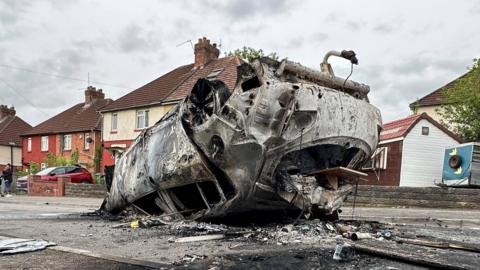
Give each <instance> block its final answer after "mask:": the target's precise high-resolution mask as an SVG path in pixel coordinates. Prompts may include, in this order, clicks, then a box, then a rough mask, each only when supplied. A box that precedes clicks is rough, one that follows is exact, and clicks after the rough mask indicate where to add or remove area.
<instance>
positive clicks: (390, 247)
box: [352, 240, 480, 269]
mask: <svg viewBox="0 0 480 270" xmlns="http://www.w3.org/2000/svg"><path fill="white" fill-rule="evenodd" d="M352 246H353V248H354V249H355V250H356V251H358V252H363V253H368V254H373V255H376V256H381V257H386V258H391V259H397V260H401V261H406V262H410V263H414V264H418V265H425V266H428V267H434V268H439V269H478V264H479V263H480V259H479V258H478V257H477V255H478V253H473V252H465V251H460V250H439V249H434V248H430V247H423V246H418V245H411V244H398V243H395V242H392V241H378V240H363V241H359V242H355V243H352Z"/></svg>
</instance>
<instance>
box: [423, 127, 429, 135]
mask: <svg viewBox="0 0 480 270" xmlns="http://www.w3.org/2000/svg"><path fill="white" fill-rule="evenodd" d="M422 135H423V136H428V135H430V127H426V126H422Z"/></svg>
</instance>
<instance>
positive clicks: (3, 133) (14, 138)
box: [0, 115, 32, 145]
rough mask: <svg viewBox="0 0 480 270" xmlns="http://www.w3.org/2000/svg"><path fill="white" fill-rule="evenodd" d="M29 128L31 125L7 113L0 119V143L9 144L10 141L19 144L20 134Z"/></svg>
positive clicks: (20, 141) (20, 140) (20, 142)
mask: <svg viewBox="0 0 480 270" xmlns="http://www.w3.org/2000/svg"><path fill="white" fill-rule="evenodd" d="M31 128H32V126H30V125H29V124H28V123H27V122H25V121H23V120H22V119H21V118H20V117H18V116H15V115H9V116H6V117H4V118H3V119H0V145H10V143H11V142H14V143H15V144H16V145H21V144H22V139H21V138H20V134H22V133H24V132H26V131H28V130H29V129H31Z"/></svg>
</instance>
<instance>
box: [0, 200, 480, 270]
mask: <svg viewBox="0 0 480 270" xmlns="http://www.w3.org/2000/svg"><path fill="white" fill-rule="evenodd" d="M101 202H102V199H99V198H71V197H30V196H14V197H11V198H5V197H3V198H0V236H7V237H19V238H37V239H38V238H40V239H45V240H50V241H53V242H55V243H57V244H58V245H59V246H57V247H54V248H49V249H48V250H46V251H43V252H34V253H29V254H18V255H14V256H8V257H1V256H0V269H71V268H72V265H77V267H73V268H76V269H130V268H134V269H170V268H171V266H172V263H176V262H183V261H184V260H185V258H187V260H192V261H193V260H195V259H196V258H203V259H201V260H200V259H199V260H198V261H197V262H195V263H197V264H190V265H188V267H186V268H195V267H197V268H196V269H210V268H212V267H215V266H218V265H219V264H221V265H229V266H231V267H228V268H229V269H230V268H231V269H251V268H254V269H266V267H267V266H272V267H277V268H278V266H279V263H280V264H281V265H282V266H284V267H283V268H284V269H296V270H298V269H312V268H315V269H387V268H389V267H390V269H395V268H396V269H422V268H421V267H417V266H413V265H409V264H402V263H399V262H396V261H391V260H388V259H382V258H379V257H374V256H370V255H365V254H363V255H358V256H359V257H357V260H355V261H354V262H352V263H349V264H348V265H347V264H344V265H339V264H338V263H336V262H335V261H333V260H332V259H331V257H332V255H333V250H334V247H335V240H334V239H333V238H331V239H328V238H325V239H322V240H321V241H318V242H315V244H314V245H306V244H305V243H295V244H289V245H287V246H284V245H278V243H277V244H273V245H272V244H269V245H267V244H265V243H261V242H260V243H259V242H252V241H251V240H248V241H247V240H245V239H242V238H233V239H225V240H221V241H203V242H193V243H172V239H175V238H178V237H179V236H181V233H182V232H180V231H176V230H173V231H172V230H166V229H165V228H164V227H162V226H160V227H152V228H139V229H132V228H129V227H117V225H120V224H121V223H122V222H124V221H108V220H103V219H99V218H95V217H85V216H81V215H80V214H81V213H85V212H92V211H94V210H96V209H98V208H99V206H100V204H101ZM352 213H353V218H354V219H355V220H370V221H380V222H391V223H397V224H399V223H400V224H408V226H403V227H402V231H403V232H405V233H412V234H415V233H421V234H422V235H427V236H428V235H431V236H435V237H442V238H447V237H451V236H452V235H455V234H454V233H456V232H459V233H457V234H456V235H455V237H456V239H457V240H459V241H474V242H475V241H476V242H480V233H479V230H480V211H474V210H458V209H457V210H455V209H451V210H444V209H442V210H440V209H413V208H365V207H357V208H355V209H352V208H344V209H343V212H342V214H341V215H340V218H341V219H343V220H350V219H352ZM279 226H280V227H279ZM281 226H282V225H281V224H280V225H273V227H271V228H270V229H271V230H273V231H279V230H280V228H281ZM254 228H256V229H255V230H259V229H260V230H265V231H266V230H267V228H265V229H264V228H261V227H254ZM432 228H433V230H432ZM455 228H461V230H458V229H455ZM311 256H314V258H317V259H316V260H313V259H312V257H311ZM42 258H43V259H42ZM47 258H52V259H55V260H58V261H59V263H58V264H56V265H55V266H52V265H51V264H49V263H47V261H48V260H46V259H47ZM82 258H83V259H82ZM192 258H193V259H192ZM218 258H221V259H218ZM26 260H27V261H26ZM219 260H220V261H219ZM29 261H32V262H36V263H35V264H30V263H29ZM22 262H23V263H22ZM108 262H112V263H111V264H109V263H108ZM299 263H302V264H301V265H302V267H299V266H298V265H299ZM479 263H480V262H479ZM94 265H99V266H100V267H97V268H95V267H94ZM176 266H178V267H183V266H182V264H176ZM261 266H263V267H265V268H262V267H261ZM287 266H288V267H287ZM15 267H18V268H15ZM214 269H215V268H214ZM216 269H223V268H216Z"/></svg>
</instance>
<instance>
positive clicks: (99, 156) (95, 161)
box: [93, 145, 102, 172]
mask: <svg viewBox="0 0 480 270" xmlns="http://www.w3.org/2000/svg"><path fill="white" fill-rule="evenodd" d="M93 164H94V166H95V172H99V171H100V167H101V165H102V148H101V147H100V146H99V145H98V146H96V147H95V158H94V159H93Z"/></svg>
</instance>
